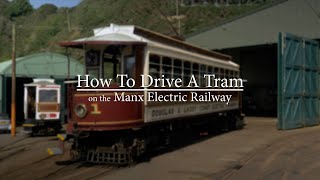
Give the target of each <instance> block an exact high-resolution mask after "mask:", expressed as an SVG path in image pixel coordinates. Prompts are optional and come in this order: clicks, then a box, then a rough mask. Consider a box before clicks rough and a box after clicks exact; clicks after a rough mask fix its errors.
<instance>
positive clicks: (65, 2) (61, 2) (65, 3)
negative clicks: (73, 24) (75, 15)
mask: <svg viewBox="0 0 320 180" xmlns="http://www.w3.org/2000/svg"><path fill="white" fill-rule="evenodd" d="M29 1H30V3H31V4H32V6H33V7H34V8H38V7H40V6H41V5H43V4H54V5H56V6H57V7H73V6H76V5H78V4H79V3H80V1H81V0H29Z"/></svg>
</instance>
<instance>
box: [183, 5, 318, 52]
mask: <svg viewBox="0 0 320 180" xmlns="http://www.w3.org/2000/svg"><path fill="white" fill-rule="evenodd" d="M319 17H320V2H319V0H286V1H278V2H276V3H274V4H272V5H270V6H267V7H264V8H262V9H260V10H259V11H256V12H253V13H251V14H248V15H245V16H242V17H238V18H235V19H233V20H231V21H227V22H225V23H223V24H221V25H219V26H215V27H211V28H208V29H207V30H205V31H202V32H198V33H196V34H194V35H191V36H190V37H189V38H187V42H189V43H192V44H195V45H198V46H200V47H203V48H206V49H210V50H212V49H226V48H235V47H245V46H254V45H263V44H273V43H277V40H278V39H277V35H278V32H290V33H293V34H296V35H299V36H305V37H308V38H311V39H319V38H320V31H319V29H320V18H319Z"/></svg>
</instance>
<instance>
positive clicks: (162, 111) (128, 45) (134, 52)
mask: <svg viewBox="0 0 320 180" xmlns="http://www.w3.org/2000/svg"><path fill="white" fill-rule="evenodd" d="M60 45H61V46H63V47H66V48H78V49H82V50H83V51H84V55H85V67H86V69H85V74H88V75H90V78H103V79H108V78H112V79H113V80H112V84H111V86H110V87H108V88H101V87H96V89H95V88H90V89H86V88H82V89H80V88H78V89H74V90H73V91H69V93H70V95H69V97H70V101H71V102H69V103H68V104H69V105H70V106H71V108H69V110H71V112H70V116H71V117H70V119H69V124H68V133H69V134H70V135H72V136H73V137H74V139H75V140H74V144H73V146H72V150H71V152H72V155H73V156H74V157H75V158H85V159H86V160H87V161H90V162H98V163H115V164H126V163H128V162H130V161H133V160H134V159H135V158H136V157H139V156H141V155H142V154H143V153H145V151H147V150H149V149H150V148H154V147H155V146H161V145H163V144H167V143H173V139H175V138H174V137H175V136H178V135H179V134H181V133H184V132H186V131H189V130H190V129H192V130H195V129H199V126H201V127H203V128H206V129H207V130H208V131H210V129H209V128H215V126H217V127H218V126H219V127H221V128H228V129H235V128H240V127H242V125H243V118H242V115H241V108H240V98H241V97H240V92H239V91H222V92H218V91H214V92H209V93H211V94H214V95H221V96H222V95H227V94H229V95H232V98H231V99H230V101H229V102H228V103H226V102H223V101H211V102H205V101H201V102H200V101H191V93H192V92H191V91H192V90H190V91H188V89H187V88H186V86H187V83H186V82H188V81H187V80H188V79H190V77H191V76H192V75H193V76H194V77H195V79H196V81H197V83H198V84H199V87H198V88H202V89H203V88H205V86H206V85H207V83H208V82H205V81H204V80H203V76H204V75H205V74H215V77H218V78H231V77H239V66H238V65H237V64H235V63H233V62H232V61H231V57H230V56H227V55H223V54H220V53H217V52H212V51H208V50H205V49H201V48H198V47H195V46H192V45H190V44H187V43H185V42H183V41H180V40H176V39H174V38H171V37H168V36H164V35H162V34H159V33H156V32H152V31H149V30H146V29H143V28H140V27H136V26H127V25H114V24H111V25H110V26H109V27H104V28H99V29H95V30H94V36H92V37H87V38H83V39H78V40H74V41H68V42H62V43H60ZM118 74H127V75H128V77H126V78H133V79H134V80H135V86H134V87H133V89H138V90H137V91H128V92H125V95H126V97H122V98H129V99H127V100H128V101H125V102H123V101H121V102H119V98H121V97H119V96H120V95H121V94H122V92H123V91H126V90H123V91H121V87H120V84H119V81H118V78H116V77H117V75H118ZM143 75H145V76H144V77H145V78H143V79H142V78H141V77H142V76H143ZM147 75H150V76H151V77H154V78H174V79H177V78H180V79H182V82H180V85H181V91H180V90H179V89H178V90H177V88H172V87H171V88H172V91H171V90H170V88H167V89H165V90H163V91H162V89H161V88H160V89H159V88H156V87H155V86H150V87H146V84H148V83H149V84H150V80H151V79H150V76H147ZM78 78H79V77H78ZM81 78H82V79H84V78H85V75H81ZM141 87H144V88H141ZM107 89H108V90H107ZM112 89H113V90H112ZM150 92H153V93H152V94H150ZM169 94H171V98H173V96H174V97H175V98H176V99H174V100H176V101H174V100H170V99H168V98H170V97H169ZM117 95H119V96H117ZM198 95H208V92H205V90H204V91H203V92H198ZM139 96H141V97H142V96H144V97H145V98H144V99H142V98H141V99H140V98H139ZM150 96H153V97H150ZM92 97H96V99H99V98H101V97H103V98H102V100H101V99H99V100H98V101H89V100H88V99H90V98H91V99H92ZM130 97H131V98H138V99H135V100H132V101H130ZM159 97H162V98H167V100H168V101H167V102H164V101H158V100H157V99H155V98H159ZM186 97H187V98H186ZM104 98H109V101H108V102H106V101H104V100H103V99H104ZM147 98H149V99H148V100H147ZM151 98H153V99H155V100H150V99H151ZM179 98H180V99H179ZM181 98H184V99H183V100H184V101H181ZM117 99H118V100H117ZM139 100H140V101H139ZM179 100H180V101H179Z"/></svg>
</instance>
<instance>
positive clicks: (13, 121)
mask: <svg viewBox="0 0 320 180" xmlns="http://www.w3.org/2000/svg"><path fill="white" fill-rule="evenodd" d="M15 50H16V26H15V23H14V22H13V24H12V79H11V136H12V137H15V136H16V52H15Z"/></svg>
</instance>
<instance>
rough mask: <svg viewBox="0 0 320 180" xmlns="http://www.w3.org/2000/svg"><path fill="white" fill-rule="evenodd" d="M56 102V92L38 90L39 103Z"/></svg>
mask: <svg viewBox="0 0 320 180" xmlns="http://www.w3.org/2000/svg"><path fill="white" fill-rule="evenodd" d="M57 100H58V91H57V90H39V102H49V103H55V102H57Z"/></svg>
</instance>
